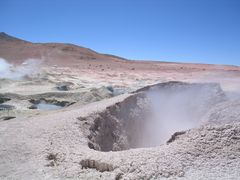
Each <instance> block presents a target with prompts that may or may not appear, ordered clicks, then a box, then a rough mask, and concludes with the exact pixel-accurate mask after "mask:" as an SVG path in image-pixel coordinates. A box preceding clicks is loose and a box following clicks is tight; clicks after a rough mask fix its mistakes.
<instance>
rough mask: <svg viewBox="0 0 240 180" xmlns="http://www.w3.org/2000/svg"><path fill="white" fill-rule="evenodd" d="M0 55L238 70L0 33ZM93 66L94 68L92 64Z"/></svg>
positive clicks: (18, 59)
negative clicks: (133, 57) (121, 54)
mask: <svg viewBox="0 0 240 180" xmlns="http://www.w3.org/2000/svg"><path fill="white" fill-rule="evenodd" d="M0 57H1V58H4V59H7V60H8V61H9V62H11V63H14V64H20V63H22V62H23V61H24V60H26V59H30V58H34V59H42V60H44V62H45V63H46V64H47V65H58V66H64V67H66V66H68V67H76V66H77V67H78V68H87V67H89V65H91V66H92V67H100V68H104V67H105V68H106V67H111V69H119V68H120V69H129V70H130V69H132V70H161V71H162V70H174V71H175V70H177V71H186V70H190V71H196V70H197V71H198V70H234V71H235V70H239V69H240V68H239V67H237V66H225V65H224V66H222V65H209V64H190V63H169V62H160V61H156V62H154V61H133V60H126V59H124V58H121V57H118V56H114V55H108V54H101V53H98V52H95V51H93V50H91V49H88V48H85V47H81V46H77V45H74V44H68V43H32V42H29V41H25V40H22V39H18V38H15V37H12V36H10V35H8V34H6V33H4V32H2V33H0ZM93 69H94V68H93Z"/></svg>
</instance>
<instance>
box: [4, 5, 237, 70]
mask: <svg viewBox="0 0 240 180" xmlns="http://www.w3.org/2000/svg"><path fill="white" fill-rule="evenodd" d="M0 31H4V32H6V33H8V34H10V35H13V36H16V37H19V38H22V39H25V40H28V41H33V42H68V43H73V44H77V45H81V46H85V47H88V48H91V49H93V50H96V51H98V52H101V53H108V54H114V55H119V56H123V57H126V58H129V59H146V60H162V61H177V62H202V63H216V64H235V65H240V0H38V1H37V0H15V1H14V0H0Z"/></svg>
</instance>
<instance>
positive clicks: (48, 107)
mask: <svg viewBox="0 0 240 180" xmlns="http://www.w3.org/2000/svg"><path fill="white" fill-rule="evenodd" d="M36 107H37V109H40V110H56V109H60V108H63V107H62V106H58V105H55V104H47V103H39V104H36Z"/></svg>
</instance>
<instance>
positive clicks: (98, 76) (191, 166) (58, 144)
mask: <svg viewBox="0 0 240 180" xmlns="http://www.w3.org/2000/svg"><path fill="white" fill-rule="evenodd" d="M0 37H1V38H0V57H2V58H5V59H7V60H8V62H9V63H12V64H16V65H18V66H19V65H20V64H21V63H23V62H24V61H25V60H26V59H29V58H33V59H36V60H37V61H41V66H39V68H37V71H36V72H35V73H34V75H32V74H30V75H28V76H25V77H23V78H21V79H7V78H5V79H1V80H0V99H1V100H3V101H4V102H2V103H1V104H0V105H11V106H14V108H13V109H11V110H9V111H6V110H4V111H0V179H67V178H69V179H238V177H239V175H240V171H239V168H240V149H239V147H240V124H239V122H240V113H239V112H240V100H239V97H240V95H239V94H240V68H239V67H236V66H224V65H222V66H220V65H203V64H184V63H167V62H147V61H128V60H125V59H121V58H119V57H115V56H111V55H103V54H99V53H96V52H94V51H92V50H89V49H86V48H82V47H78V46H74V45H69V44H57V43H48V44H41V43H30V42H26V41H22V40H19V39H15V38H13V37H10V36H8V35H6V34H3V33H1V36H0ZM169 81H181V82H185V83H186V84H185V83H178V82H172V83H169ZM158 83H160V84H158ZM162 83H165V84H162ZM195 83H196V84H195ZM209 83H210V84H209ZM212 83H214V84H212ZM155 84H157V85H155ZM149 85H153V86H152V88H153V89H154V88H156V90H152V88H148V86H149ZM141 88H143V89H142V90H139V91H137V90H138V89H141ZM152 91H153V92H152ZM155 91H156V92H155ZM186 92H190V94H189V93H186ZM151 93H154V95H155V94H160V95H161V99H160V102H164V103H160V104H158V103H159V101H157V106H156V107H157V108H158V109H157V113H159V112H160V113H159V114H160V116H159V114H157V117H158V118H157V119H156V118H154V115H155V114H154V113H155V111H153V109H151V108H150V111H149V107H151V106H152V105H154V103H153V102H155V100H156V99H157V100H158V98H159V96H158V95H157V96H153V97H152V96H150V95H152V94H151ZM166 93H167V94H166ZM169 93H170V95H169ZM149 94H150V95H149ZM179 97H180V101H179ZM6 98H7V99H6ZM4 99H6V101H5V100H4ZM175 101H177V104H176V103H175ZM39 103H40V104H41V103H43V104H44V103H46V104H48V103H49V104H53V105H58V106H61V107H60V108H59V109H55V110H46V109H45V110H40V109H36V108H35V107H36V106H37V105H38V104H39ZM37 107H38V106H37ZM159 107H161V108H159ZM166 107H167V108H166ZM164 108H166V109H167V113H166V111H163V109H164ZM176 110H178V111H176ZM153 112H154V113H153ZM178 113H179V114H178ZM162 114H164V115H165V116H161V115H162ZM186 114H187V115H186ZM189 114H191V116H189ZM147 115H148V116H147ZM151 115H152V116H151ZM173 115H175V116H173ZM182 115H184V116H183V118H180V116H182ZM6 117H13V119H9V120H6V119H5V118H6ZM150 117H152V118H150ZM163 119H167V121H163ZM175 119H176V121H175ZM172 120H173V121H172ZM182 120H183V121H182ZM185 120H187V121H188V123H189V122H190V123H193V125H191V124H190V126H189V127H188V128H186V127H185V126H183V127H181V126H180V125H181V124H184V123H185ZM179 121H180V122H179ZM151 123H152V124H153V126H149V124H151ZM156 123H157V124H156ZM176 124H180V125H177V126H175V125H176ZM163 127H164V128H163ZM146 128H150V129H146ZM169 128H170V130H169V131H167V132H166V133H165V134H163V132H165V131H166V129H169ZM163 136H164V138H163Z"/></svg>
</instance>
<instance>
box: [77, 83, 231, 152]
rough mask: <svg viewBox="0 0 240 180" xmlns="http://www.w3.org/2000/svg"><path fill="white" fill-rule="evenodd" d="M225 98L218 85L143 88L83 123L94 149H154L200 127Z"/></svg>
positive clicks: (161, 85)
mask: <svg viewBox="0 0 240 180" xmlns="http://www.w3.org/2000/svg"><path fill="white" fill-rule="evenodd" d="M225 99H226V96H225V94H224V92H223V91H222V89H221V87H220V86H219V85H218V84H215V83H196V84H195V83H194V84H188V83H182V82H167V83H160V84H157V85H153V86H148V87H145V88H142V89H139V90H138V91H136V92H134V93H133V94H132V95H130V96H129V97H128V98H126V99H125V100H123V101H122V102H119V103H116V104H115V105H113V106H110V107H108V108H107V109H106V110H105V111H103V112H100V113H98V114H93V115H92V116H90V117H88V118H87V119H84V120H82V122H83V125H85V126H88V129H89V131H88V132H87V133H86V136H87V137H88V140H89V142H88V146H89V147H90V148H92V149H95V150H99V151H120V150H126V149H130V148H141V147H153V146H159V145H161V144H164V143H166V142H167V141H168V140H169V139H170V137H171V136H172V135H173V134H174V133H175V132H179V131H185V130H188V129H191V128H195V127H199V126H200V125H201V118H202V117H203V116H204V115H205V114H206V113H207V112H208V111H209V109H210V108H212V107H214V106H215V105H216V104H218V103H219V102H222V101H224V100H225ZM80 120H81V118H80ZM84 121H87V122H88V123H84ZM169 142H170V141H169Z"/></svg>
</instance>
